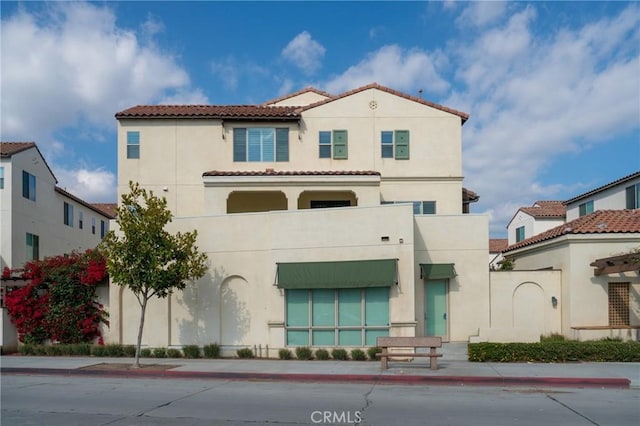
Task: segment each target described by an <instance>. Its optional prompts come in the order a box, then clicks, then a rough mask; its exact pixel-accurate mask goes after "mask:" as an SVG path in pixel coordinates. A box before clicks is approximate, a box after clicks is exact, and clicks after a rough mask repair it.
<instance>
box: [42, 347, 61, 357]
mask: <svg viewBox="0 0 640 426" xmlns="http://www.w3.org/2000/svg"><path fill="white" fill-rule="evenodd" d="M44 353H45V355H47V356H59V355H62V348H61V347H60V346H59V345H46V346H44Z"/></svg>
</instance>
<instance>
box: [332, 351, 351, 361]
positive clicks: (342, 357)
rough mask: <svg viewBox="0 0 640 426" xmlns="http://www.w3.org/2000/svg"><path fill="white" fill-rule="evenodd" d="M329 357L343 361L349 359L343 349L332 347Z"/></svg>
mask: <svg viewBox="0 0 640 426" xmlns="http://www.w3.org/2000/svg"><path fill="white" fill-rule="evenodd" d="M331 357H332V358H333V359H339V360H343V361H344V360H347V359H349V354H348V353H347V351H346V350H345V349H334V350H332V351H331Z"/></svg>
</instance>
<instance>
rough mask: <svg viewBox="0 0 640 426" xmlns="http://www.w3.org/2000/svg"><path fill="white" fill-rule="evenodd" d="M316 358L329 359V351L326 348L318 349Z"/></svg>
mask: <svg viewBox="0 0 640 426" xmlns="http://www.w3.org/2000/svg"><path fill="white" fill-rule="evenodd" d="M316 359H319V360H322V361H325V360H327V359H329V351H328V350H326V349H318V350H317V351H316Z"/></svg>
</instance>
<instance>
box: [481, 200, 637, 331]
mask: <svg viewBox="0 0 640 426" xmlns="http://www.w3.org/2000/svg"><path fill="white" fill-rule="evenodd" d="M503 255H504V256H505V258H507V259H510V260H513V261H514V266H515V270H516V271H527V272H526V273H525V272H523V274H524V276H526V275H527V274H529V273H530V272H529V271H542V270H548V271H551V270H559V271H560V273H561V279H560V285H559V286H557V287H556V291H551V292H549V291H547V289H546V288H545V287H544V286H531V287H532V289H531V297H529V304H530V305H531V306H534V308H533V311H532V312H534V314H533V315H534V316H532V318H531V322H532V323H535V322H536V321H538V320H539V321H540V322H541V323H543V322H544V320H545V318H544V317H543V315H542V312H544V307H546V306H548V304H549V302H550V300H548V298H549V297H551V303H552V304H553V305H554V308H556V310H557V311H558V313H559V314H560V317H559V318H560V322H559V323H558V322H557V321H556V324H555V326H554V327H553V328H556V329H557V332H560V333H562V334H563V335H565V336H567V337H571V338H577V339H580V340H588V339H593V338H601V337H621V338H624V339H631V340H640V334H639V330H640V296H639V295H640V210H638V209H635V210H626V209H625V210H598V211H595V212H593V213H590V214H587V215H585V216H582V217H579V218H577V219H574V220H570V221H568V222H567V223H565V224H562V225H559V226H556V227H554V228H552V229H549V230H547V231H545V232H542V233H540V234H537V235H535V236H533V237H531V238H528V239H525V240H524V241H520V242H518V243H516V244H512V245H510V246H509V247H508V248H507V249H506V250H504V251H503ZM492 279H493V277H492ZM558 289H559V292H558ZM550 295H551V296H550ZM536 313H538V314H536Z"/></svg>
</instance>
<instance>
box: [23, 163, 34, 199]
mask: <svg viewBox="0 0 640 426" xmlns="http://www.w3.org/2000/svg"><path fill="white" fill-rule="evenodd" d="M22 196H23V197H24V198H28V199H30V200H31V201H35V200H36V177H35V176H34V175H32V174H31V173H27V172H25V171H24V170H23V171H22Z"/></svg>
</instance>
